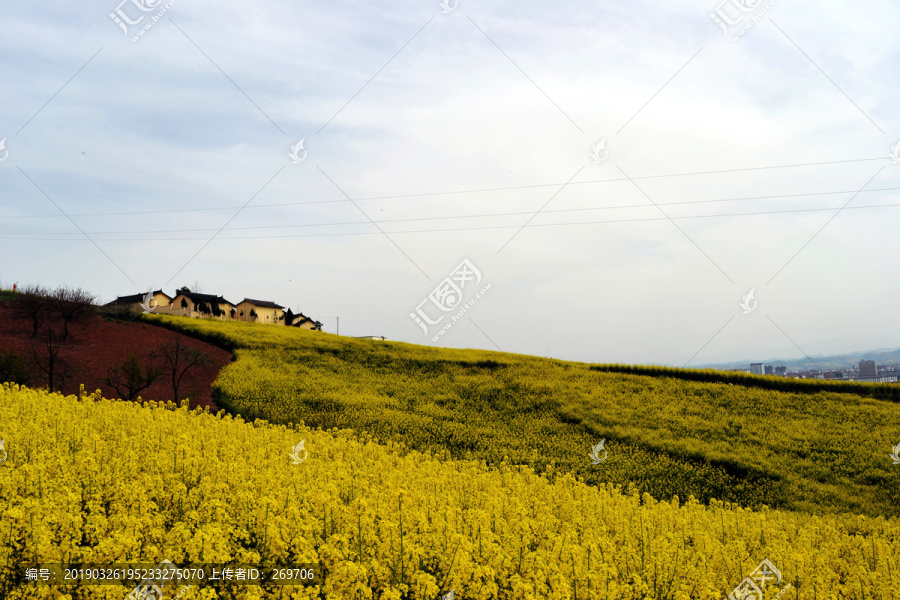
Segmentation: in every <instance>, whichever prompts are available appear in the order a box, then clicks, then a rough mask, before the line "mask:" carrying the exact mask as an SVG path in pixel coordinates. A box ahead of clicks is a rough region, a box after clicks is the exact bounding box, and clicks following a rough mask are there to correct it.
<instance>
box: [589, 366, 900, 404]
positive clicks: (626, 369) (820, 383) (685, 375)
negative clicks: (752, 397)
mask: <svg viewBox="0 0 900 600" xmlns="http://www.w3.org/2000/svg"><path fill="white" fill-rule="evenodd" d="M590 368H591V370H593V371H604V372H607V373H628V374H631V375H649V376H651V377H673V378H675V379H683V380H685V381H701V382H706V383H733V384H734V385H742V386H744V387H754V388H761V389H764V390H776V391H780V392H798V393H805V394H814V393H816V392H837V393H843V394H856V395H857V396H865V397H868V398H878V399H880V400H892V401H894V402H900V385H897V384H890V383H866V382H862V381H834V380H829V381H825V380H820V379H794V378H791V377H780V376H777V375H754V374H751V373H739V372H729V371H720V370H718V369H679V368H677V367H659V366H652V365H621V364H604V365H591V367H590Z"/></svg>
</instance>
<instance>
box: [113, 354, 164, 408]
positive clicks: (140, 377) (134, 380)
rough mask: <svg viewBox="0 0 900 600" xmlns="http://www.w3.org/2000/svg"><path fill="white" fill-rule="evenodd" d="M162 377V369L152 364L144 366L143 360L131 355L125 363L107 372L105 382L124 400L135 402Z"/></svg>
mask: <svg viewBox="0 0 900 600" xmlns="http://www.w3.org/2000/svg"><path fill="white" fill-rule="evenodd" d="M160 375H162V369H161V368H159V367H157V366H155V365H153V364H152V363H150V364H147V365H144V366H142V365H141V359H140V358H138V356H137V355H136V354H131V355H130V356H129V357H128V358H127V359H125V362H123V363H122V364H121V365H119V366H118V367H116V368H114V369H109V370H108V371H107V376H106V378H105V379H104V380H103V381H104V383H106V385H108V386H110V387H112V388H113V389H114V390H116V394H118V395H119V398H121V399H123V400H135V399H136V398H137V397H138V394H140V393H141V392H142V391H144V390H145V389H147V388H148V387H150V386H151V385H153V384H154V382H156V380H157V379H159V377H160Z"/></svg>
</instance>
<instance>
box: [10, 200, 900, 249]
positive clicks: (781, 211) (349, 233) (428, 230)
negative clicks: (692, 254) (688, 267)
mask: <svg viewBox="0 0 900 600" xmlns="http://www.w3.org/2000/svg"><path fill="white" fill-rule="evenodd" d="M898 206H900V203H896V204H872V205H866V206H848V207H846V208H844V209H843V210H858V209H864V208H892V207H898ZM642 208H647V206H645V205H642ZM836 210H839V208H834V207H830V208H800V209H793V210H769V211H759V212H748V213H721V214H712V215H690V216H681V217H671V218H672V219H710V218H724V217H753V216H761V215H772V214H790V213H803V212H825V211H836ZM525 214H532V213H530V212H529V213H525ZM666 220H668V219H667V218H666V217H648V218H642V219H609V220H606V221H574V222H568V223H537V224H534V223H532V224H530V225H528V227H529V228H531V227H563V226H570V225H601V224H606V223H639V222H644V221H666ZM353 224H355V225H370V224H371V223H369V222H367V221H357V222H355V223H353ZM298 227H309V226H308V225H299V226H298ZM520 227H521V225H492V226H486V227H449V228H444V229H411V230H407V231H391V232H390V233H391V234H392V235H393V234H404V233H440V232H450V231H480V230H488V229H515V228H520ZM4 235H31V234H24V233H23V234H9V233H7V234H0V239H9V240H17V241H59V242H72V241H78V238H76V239H72V238H37V237H33V238H15V237H2V236H4ZM40 235H46V234H40ZM66 235H70V234H66ZM71 235H74V234H71ZM346 235H384V234H383V233H382V232H381V231H358V232H345V233H309V234H292V235H248V236H237V237H221V236H219V237H217V238H216V239H219V240H260V239H281V238H303V237H334V236H346ZM206 239H208V238H206V237H182V238H98V240H97V241H101V242H163V241H167V242H178V241H192V240H206Z"/></svg>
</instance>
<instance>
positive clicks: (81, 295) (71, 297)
mask: <svg viewBox="0 0 900 600" xmlns="http://www.w3.org/2000/svg"><path fill="white" fill-rule="evenodd" d="M50 298H51V300H52V304H53V312H54V313H55V314H56V316H58V317H59V320H60V321H61V323H62V336H63V342H65V341H66V340H68V339H69V325H71V324H72V323H83V322H85V321H87V320H88V319H90V318H91V316H92V315H93V314H94V312H95V311H94V301H95V300H96V297H95V296H94V295H93V294H90V293H88V292H86V291H84V290H83V289H81V288H69V287H66V286H60V287H58V288H57V289H56V290H54V292H53V293H52V294H50Z"/></svg>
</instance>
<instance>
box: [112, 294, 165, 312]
mask: <svg viewBox="0 0 900 600" xmlns="http://www.w3.org/2000/svg"><path fill="white" fill-rule="evenodd" d="M148 296H149V297H148ZM171 303H172V297H171V296H169V295H168V294H166V293H164V292H163V291H162V290H156V291H155V292H149V294H132V295H130V296H119V297H118V298H116V299H115V300H113V301H112V302H108V303H106V304H105V305H104V306H124V307H126V308H128V309H130V310H133V311H135V312H145V311H147V310H148V309H149V311H150V312H160V311H161V310H164V309H166V308H168V307H169V305H170V304H171Z"/></svg>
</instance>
